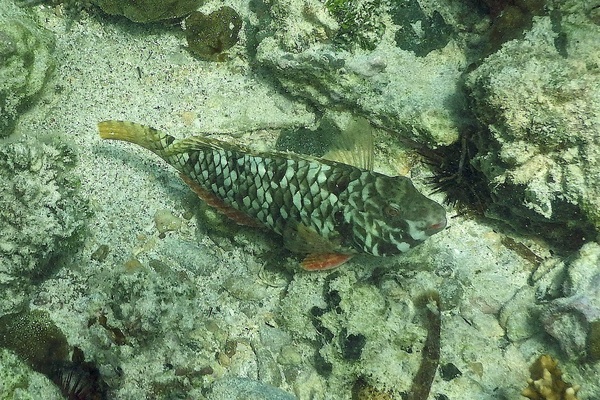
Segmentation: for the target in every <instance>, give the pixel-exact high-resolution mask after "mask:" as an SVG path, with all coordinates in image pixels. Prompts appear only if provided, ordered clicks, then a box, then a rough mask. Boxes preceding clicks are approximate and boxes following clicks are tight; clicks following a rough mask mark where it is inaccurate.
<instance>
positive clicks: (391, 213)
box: [383, 204, 400, 217]
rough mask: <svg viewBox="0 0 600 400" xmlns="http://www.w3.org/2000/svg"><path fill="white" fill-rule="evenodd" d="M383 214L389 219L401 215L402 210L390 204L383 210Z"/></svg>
mask: <svg viewBox="0 0 600 400" xmlns="http://www.w3.org/2000/svg"><path fill="white" fill-rule="evenodd" d="M383 213H384V214H385V215H387V216H388V217H397V216H398V215H400V209H399V208H398V207H396V206H393V205H391V204H388V205H387V206H385V207H384V208H383Z"/></svg>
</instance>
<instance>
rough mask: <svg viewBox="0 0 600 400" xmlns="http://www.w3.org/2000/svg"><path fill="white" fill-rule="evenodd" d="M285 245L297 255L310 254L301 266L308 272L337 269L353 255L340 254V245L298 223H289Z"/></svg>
mask: <svg viewBox="0 0 600 400" xmlns="http://www.w3.org/2000/svg"><path fill="white" fill-rule="evenodd" d="M283 243H284V245H285V247H286V248H288V249H289V250H291V251H293V252H296V253H304V254H308V255H307V256H306V258H305V259H304V260H303V261H302V263H301V266H302V268H304V269H305V270H307V271H317V270H325V269H331V268H335V267H337V266H339V265H341V264H343V263H344V262H346V261H348V260H349V259H350V258H351V257H352V255H351V254H342V253H340V252H339V250H340V246H339V244H336V243H333V242H332V241H330V240H327V239H326V238H324V237H323V236H321V235H319V233H317V232H316V231H315V230H314V229H312V228H309V227H307V226H306V225H304V224H301V223H298V222H296V221H289V222H288V224H287V225H286V227H285V229H284V231H283Z"/></svg>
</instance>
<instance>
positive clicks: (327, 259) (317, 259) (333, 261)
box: [300, 253, 353, 271]
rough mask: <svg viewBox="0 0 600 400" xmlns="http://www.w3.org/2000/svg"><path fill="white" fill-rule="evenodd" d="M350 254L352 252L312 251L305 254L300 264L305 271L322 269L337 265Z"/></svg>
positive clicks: (346, 259) (349, 257)
mask: <svg viewBox="0 0 600 400" xmlns="http://www.w3.org/2000/svg"><path fill="white" fill-rule="evenodd" d="M352 256H353V255H352V254H339V253H314V254H309V255H307V256H306V257H305V258H304V260H302V262H301V263H300V265H301V266H302V268H303V269H305V270H306V271H324V270H328V269H333V268H337V267H339V266H340V265H342V264H343V263H345V262H346V261H348V260H349V259H351V258H352Z"/></svg>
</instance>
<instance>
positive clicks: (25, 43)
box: [0, 1, 54, 138]
mask: <svg viewBox="0 0 600 400" xmlns="http://www.w3.org/2000/svg"><path fill="white" fill-rule="evenodd" d="M53 49H54V37H53V35H52V34H51V33H50V32H49V31H48V30H46V29H43V28H41V27H40V26H39V25H38V24H36V23H35V22H34V21H33V20H32V19H31V18H30V17H29V16H28V15H27V14H26V13H24V12H22V11H21V10H19V9H18V8H17V7H16V6H15V5H14V4H12V3H11V2H5V1H3V2H2V3H0V138H1V137H4V136H8V135H10V133H11V132H12V131H13V129H14V125H15V123H16V121H17V118H18V116H19V114H20V113H21V112H23V111H25V110H26V109H28V108H29V107H31V105H32V104H34V103H35V101H36V99H37V97H38V96H39V94H40V91H41V90H42V89H43V88H44V85H45V83H46V81H47V79H48V76H49V74H50V73H51V72H52V70H53V67H54V56H53Z"/></svg>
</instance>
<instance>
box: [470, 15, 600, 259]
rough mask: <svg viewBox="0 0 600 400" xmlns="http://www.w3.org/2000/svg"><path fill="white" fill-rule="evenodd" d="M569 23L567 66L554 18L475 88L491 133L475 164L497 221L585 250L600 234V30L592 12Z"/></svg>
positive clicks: (540, 21) (514, 46)
mask: <svg viewBox="0 0 600 400" xmlns="http://www.w3.org/2000/svg"><path fill="white" fill-rule="evenodd" d="M565 9H566V7H565ZM571 9H572V8H571ZM561 12H563V11H562V9H561ZM561 21H562V22H561V26H562V29H563V30H565V32H566V38H567V42H566V51H567V57H563V56H561V53H562V51H563V48H562V45H561V46H558V45H557V41H556V38H557V37H559V35H560V34H559V33H557V32H555V30H556V28H555V24H554V23H553V21H552V18H550V17H537V18H534V25H533V28H532V30H531V31H529V32H528V33H527V34H526V35H525V38H524V39H521V40H513V41H511V42H508V43H506V44H504V46H503V48H502V49H501V50H500V51H498V52H497V53H495V54H493V55H491V56H490V57H488V58H487V59H486V60H485V61H484V62H483V63H482V65H481V66H479V67H478V68H477V69H476V70H475V71H473V72H472V73H471V74H470V75H469V76H468V78H467V82H466V83H467V87H468V90H469V91H470V94H471V97H472V100H473V107H472V109H473V111H474V112H475V114H476V116H477V117H478V119H479V120H480V121H481V122H482V123H483V124H485V126H486V129H485V132H484V133H481V134H480V137H479V139H478V140H477V141H478V143H479V147H480V149H479V156H478V157H477V160H476V164H477V166H478V168H480V170H481V171H482V172H483V173H484V174H485V176H486V178H487V180H488V182H489V186H490V188H491V191H492V196H493V198H494V202H495V204H494V206H493V207H492V210H491V213H490V215H491V214H495V215H496V217H498V218H500V219H503V220H505V221H508V222H510V223H511V224H513V225H514V226H515V227H518V228H523V227H527V228H528V229H529V230H530V231H531V230H533V231H535V232H536V233H539V234H541V235H543V236H545V237H550V238H551V239H554V240H556V241H558V242H560V243H561V244H562V245H568V246H570V247H574V248H577V247H578V246H579V245H580V243H581V240H582V238H583V237H585V238H587V239H593V238H594V236H595V233H594V228H595V230H596V232H597V231H600V164H598V162H597V160H598V159H600V148H599V147H598V143H599V141H600V118H599V116H600V91H599V90H598V88H599V87H600V60H599V59H598V57H597V55H598V52H599V51H600V29H598V26H596V25H594V24H593V23H592V22H591V21H590V20H589V19H588V18H587V17H586V15H585V12H584V10H579V11H577V9H576V11H575V13H574V14H567V13H566V12H563V14H562V18H561ZM561 37H562V36H561ZM571 242H572V243H571Z"/></svg>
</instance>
